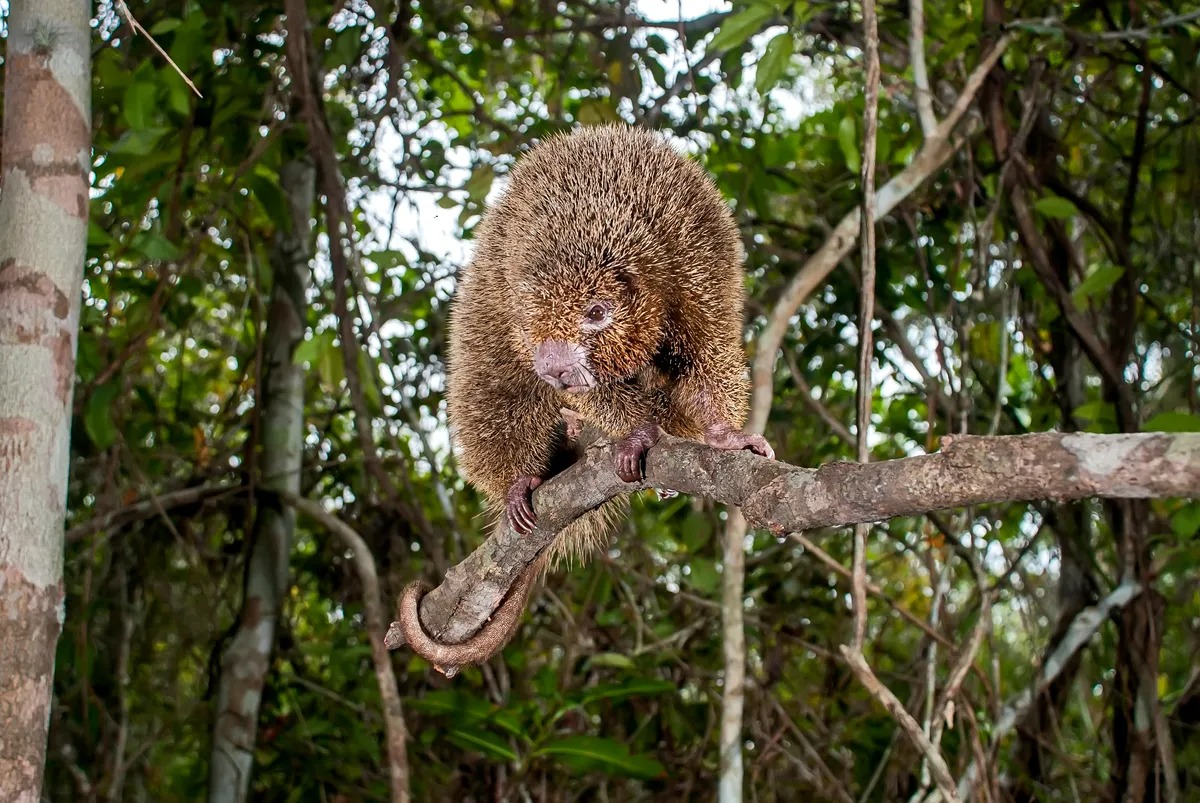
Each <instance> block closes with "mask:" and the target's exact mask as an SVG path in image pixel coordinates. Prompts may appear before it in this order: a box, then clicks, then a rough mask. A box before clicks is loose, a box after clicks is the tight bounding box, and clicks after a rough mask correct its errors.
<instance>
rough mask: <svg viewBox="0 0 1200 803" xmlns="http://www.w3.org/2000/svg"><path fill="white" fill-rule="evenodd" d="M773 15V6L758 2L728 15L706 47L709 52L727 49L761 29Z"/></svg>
mask: <svg viewBox="0 0 1200 803" xmlns="http://www.w3.org/2000/svg"><path fill="white" fill-rule="evenodd" d="M774 16H775V7H774V6H772V5H769V4H766V3H758V4H755V5H752V6H750V7H749V8H745V9H742V10H741V11H739V12H738V13H736V14H733V15H731V16H730V17H728V18H727V19H726V20H725V21H724V22H723V23H721V28H720V30H718V31H717V32H716V34H714V35H713V38H712V39H711V40H710V41H709V43H708V47H707V48H706V49H707V50H708V51H709V52H712V51H716V50H728V49H730V48H733V47H737V46H738V45H740V44H742V43H743V42H745V41H746V40H747V39H749V38H750V37H751V36H753V35H754V34H756V33H758V32H759V31H760V30H762V27H763V25H765V24H766V22H767V20H769V19H771V17H774Z"/></svg>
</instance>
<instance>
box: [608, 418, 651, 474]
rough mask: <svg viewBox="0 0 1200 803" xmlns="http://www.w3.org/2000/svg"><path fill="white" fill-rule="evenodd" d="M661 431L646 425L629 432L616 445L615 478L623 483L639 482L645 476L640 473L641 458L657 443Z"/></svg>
mask: <svg viewBox="0 0 1200 803" xmlns="http://www.w3.org/2000/svg"><path fill="white" fill-rule="evenodd" d="M661 434H662V431H661V430H660V429H659V428H658V425H657V424H655V423H652V422H651V423H646V424H643V425H642V426H640V427H638V428H637V429H635V430H634V431H633V432H630V433H629V434H628V435H627V436H625V438H623V439H622V440H621V442H620V443H618V444H617V460H616V463H617V466H616V470H617V476H618V477H620V478H621V479H622V480H624V481H625V482H640V481H641V479H642V478H643V477H644V476H646V475H645V473H644V472H643V471H642V458H643V457H644V456H645V454H646V452H647V451H649V449H650V447H651V446H653V445H654V444H656V443H658V438H659V435H661Z"/></svg>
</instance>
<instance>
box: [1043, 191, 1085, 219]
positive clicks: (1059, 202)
mask: <svg viewBox="0 0 1200 803" xmlns="http://www.w3.org/2000/svg"><path fill="white" fill-rule="evenodd" d="M1033 208H1034V209H1036V210H1037V211H1038V213H1039V214H1041V215H1043V216H1045V217H1050V218H1068V217H1074V216H1075V215H1077V214H1079V210H1078V209H1076V208H1075V204H1073V203H1071V202H1070V201H1068V200H1067V199H1066V198H1060V197H1058V196H1057V195H1047V196H1045V197H1044V198H1039V199H1038V201H1037V203H1035V204H1034V205H1033Z"/></svg>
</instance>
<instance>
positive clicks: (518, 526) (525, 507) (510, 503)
mask: <svg viewBox="0 0 1200 803" xmlns="http://www.w3.org/2000/svg"><path fill="white" fill-rule="evenodd" d="M541 484H542V478H541V477H534V476H524V477H517V479H516V480H515V481H513V484H512V485H510V486H508V494H507V495H506V497H505V502H506V504H505V510H506V512H507V513H508V523H509V524H511V525H512V528H513V529H514V530H516V531H517V532H518V533H520V534H521V535H529V534H530V533H531V532H533V527H534V525H535V524H537V514H536V513H534V512H533V489H534V488H536V487H538V486H539V485H541Z"/></svg>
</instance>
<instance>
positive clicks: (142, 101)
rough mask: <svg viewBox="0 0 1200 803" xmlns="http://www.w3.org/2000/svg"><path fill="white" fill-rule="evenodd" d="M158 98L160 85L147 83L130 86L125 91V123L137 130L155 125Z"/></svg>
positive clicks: (142, 82) (141, 82)
mask: <svg viewBox="0 0 1200 803" xmlns="http://www.w3.org/2000/svg"><path fill="white" fill-rule="evenodd" d="M157 97H158V85H157V84H152V83H148V82H145V81H138V82H136V83H133V84H130V85H129V88H128V89H126V90H125V101H124V116H125V122H127V123H129V127H130V128H132V129H135V130H144V129H147V128H150V126H151V125H152V124H153V123H154V112H155V110H156V108H157V103H156V102H155V100H156V98H157Z"/></svg>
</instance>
